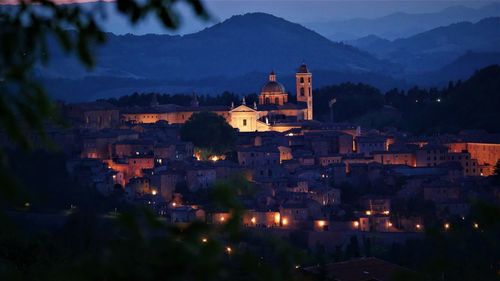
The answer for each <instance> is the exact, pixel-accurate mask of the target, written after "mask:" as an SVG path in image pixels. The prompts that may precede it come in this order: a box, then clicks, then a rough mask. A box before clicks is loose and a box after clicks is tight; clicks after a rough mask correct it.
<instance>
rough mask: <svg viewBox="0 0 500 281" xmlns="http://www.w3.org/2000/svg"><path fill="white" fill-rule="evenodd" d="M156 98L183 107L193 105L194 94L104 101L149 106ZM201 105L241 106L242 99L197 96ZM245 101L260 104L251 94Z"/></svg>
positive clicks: (146, 95) (225, 94) (136, 95)
mask: <svg viewBox="0 0 500 281" xmlns="http://www.w3.org/2000/svg"><path fill="white" fill-rule="evenodd" d="M154 96H156V100H157V101H158V103H159V104H177V105H182V106H189V105H191V101H192V100H193V94H161V93H155V92H151V93H137V92H136V93H133V94H131V95H125V96H121V97H119V98H110V99H104V100H103V101H107V102H109V103H111V104H114V105H116V106H119V107H129V106H149V105H150V104H151V102H152V101H153V98H154ZM196 98H197V100H198V103H199V105H202V106H211V105H228V106H229V105H231V103H234V105H239V104H241V101H242V97H241V96H240V95H237V94H235V93H231V92H223V93H222V94H219V95H215V96H210V95H197V96H196ZM245 101H246V103H247V104H253V102H258V97H257V95H256V94H249V95H246V96H245Z"/></svg>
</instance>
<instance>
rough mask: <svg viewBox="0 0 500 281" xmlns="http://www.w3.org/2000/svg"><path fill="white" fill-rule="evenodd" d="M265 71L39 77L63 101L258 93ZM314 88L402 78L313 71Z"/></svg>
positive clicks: (287, 79)
mask: <svg viewBox="0 0 500 281" xmlns="http://www.w3.org/2000/svg"><path fill="white" fill-rule="evenodd" d="M267 77H268V73H267V72H252V73H248V74H245V75H242V76H238V77H232V78H224V77H208V78H202V79H199V80H180V79H179V80H165V79H137V78H133V77H116V76H115V77H113V76H87V77H85V78H78V79H68V78H45V79H42V80H43V81H42V82H43V83H44V85H45V88H46V89H47V91H48V93H49V94H50V95H51V96H52V97H53V98H55V99H60V100H65V101H72V102H77V101H92V100H96V99H100V98H112V97H120V96H123V95H127V94H131V93H134V92H140V93H149V92H157V93H167V94H175V93H184V94H191V93H193V92H196V93H198V94H208V95H216V94H220V93H222V92H224V91H230V92H233V93H236V94H239V95H242V94H251V93H259V92H260V89H261V87H262V86H263V85H264V83H265V82H266V81H267ZM278 79H279V81H280V82H282V83H283V84H284V86H285V89H286V90H287V91H289V92H290V93H291V94H293V95H294V94H295V76H294V75H293V74H287V75H281V74H279V73H278ZM313 79H314V80H313V86H314V88H315V89H316V88H319V87H324V86H328V85H332V84H340V83H343V82H346V81H351V82H353V83H367V84H370V85H373V86H375V87H377V88H379V89H382V90H384V91H385V90H388V89H391V88H394V87H399V88H406V87H407V86H408V85H407V84H406V82H404V81H402V80H396V79H394V78H392V77H390V76H387V75H382V74H375V73H342V72H336V71H321V70H320V71H314V73H313Z"/></svg>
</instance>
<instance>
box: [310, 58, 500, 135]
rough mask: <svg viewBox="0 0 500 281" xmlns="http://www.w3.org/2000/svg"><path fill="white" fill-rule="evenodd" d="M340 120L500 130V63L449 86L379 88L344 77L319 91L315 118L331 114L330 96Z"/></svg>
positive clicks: (440, 129)
mask: <svg viewBox="0 0 500 281" xmlns="http://www.w3.org/2000/svg"><path fill="white" fill-rule="evenodd" d="M333 97H335V98H336V100H337V102H336V103H335V104H334V106H333V113H334V114H333V115H334V120H335V121H336V122H339V121H351V122H358V123H361V125H363V126H365V127H372V128H379V129H380V128H383V127H389V126H393V127H397V128H400V129H404V130H408V131H410V132H413V133H416V134H433V133H445V132H452V133H453V132H458V131H460V130H463V129H483V130H486V131H488V132H492V133H493V132H500V122H498V119H500V113H499V112H500V110H499V109H500V66H498V65H492V66H489V67H486V68H483V69H481V70H478V71H477V72H476V73H475V74H474V75H473V76H471V77H470V78H469V79H468V80H465V81H463V82H462V81H457V82H450V83H449V84H448V85H447V86H446V87H444V88H441V89H437V88H430V89H421V88H418V87H413V88H411V89H409V90H407V91H404V90H399V89H393V90H390V91H388V92H386V93H385V94H382V93H381V92H380V91H379V90H378V89H376V88H374V87H371V86H368V85H364V84H352V83H344V84H340V85H337V86H330V87H325V88H321V89H318V90H317V91H315V93H314V105H315V118H316V119H318V120H322V121H327V120H329V118H330V109H329V107H328V102H329V101H330V100H331V99H332V98H333Z"/></svg>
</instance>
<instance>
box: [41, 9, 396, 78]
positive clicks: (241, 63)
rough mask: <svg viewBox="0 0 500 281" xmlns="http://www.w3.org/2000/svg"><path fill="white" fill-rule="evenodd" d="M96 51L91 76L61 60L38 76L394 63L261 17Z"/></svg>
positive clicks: (378, 67) (129, 39) (202, 73)
mask: <svg viewBox="0 0 500 281" xmlns="http://www.w3.org/2000/svg"><path fill="white" fill-rule="evenodd" d="M107 37H108V40H107V42H106V44H105V45H104V46H102V47H100V48H99V49H98V51H97V52H96V58H97V65H96V70H97V72H96V73H94V74H92V73H88V72H86V71H85V70H83V69H81V68H79V67H78V65H77V63H76V62H75V61H74V60H71V59H67V58H65V57H64V56H62V55H60V56H55V57H53V61H52V64H51V65H50V66H49V67H48V68H45V69H40V71H39V74H40V75H41V76H44V77H52V78H57V77H59V78H81V77H84V76H88V75H102V76H112V77H129V78H147V79H163V80H165V79H166V80H173V79H182V80H199V79H202V78H207V77H226V78H227V77H238V76H242V75H245V74H248V73H251V72H262V71H265V72H267V71H270V70H272V69H274V70H276V71H277V72H278V73H282V74H291V73H293V72H294V71H295V70H296V68H297V66H298V65H300V63H302V62H303V61H305V62H307V64H308V66H309V67H310V68H311V69H312V70H315V71H317V70H328V71H339V72H353V73H365V72H384V73H390V71H391V70H393V69H394V65H392V64H390V63H388V62H384V61H381V60H379V59H376V58H375V57H373V56H372V55H370V54H368V53H367V52H363V51H360V50H359V49H356V48H353V47H351V46H348V45H345V44H342V43H334V42H331V41H330V40H328V39H326V38H324V37H323V36H321V35H319V34H317V33H316V32H313V31H311V30H309V29H307V28H305V27H303V26H301V25H299V24H295V23H291V22H289V21H286V20H284V19H282V18H278V17H275V16H272V15H269V14H264V13H252V14H245V15H241V16H233V17H231V18H230V19H228V20H226V21H224V22H222V23H219V24H216V25H214V26H212V27H210V28H206V29H204V30H203V31H200V32H197V33H194V34H190V35H185V36H170V35H143V36H135V35H123V36H116V35H113V34H108V36H107Z"/></svg>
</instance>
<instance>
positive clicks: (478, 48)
mask: <svg viewBox="0 0 500 281" xmlns="http://www.w3.org/2000/svg"><path fill="white" fill-rule="evenodd" d="M353 44H354V45H356V46H358V47H359V48H360V49H364V50H365V51H367V52H371V53H372V54H374V55H376V56H377V57H379V58H381V59H387V60H390V61H392V62H394V63H397V64H399V65H402V66H404V67H405V70H406V72H407V73H422V72H429V71H435V70H438V69H440V68H442V67H444V66H445V65H447V64H450V63H452V62H453V61H454V60H456V59H458V58H459V57H460V56H462V55H464V54H466V53H467V52H470V51H472V52H475V53H488V52H498V51H499V50H500V17H495V18H486V19H482V20H480V21H478V22H477V23H471V22H460V23H455V24H451V25H448V26H443V27H438V28H434V29H431V30H429V31H426V32H422V33H419V34H417V35H414V36H411V37H408V38H403V39H397V40H394V41H391V42H387V41H386V40H381V39H373V38H372V40H366V39H363V40H361V39H360V40H357V41H354V42H353Z"/></svg>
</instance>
